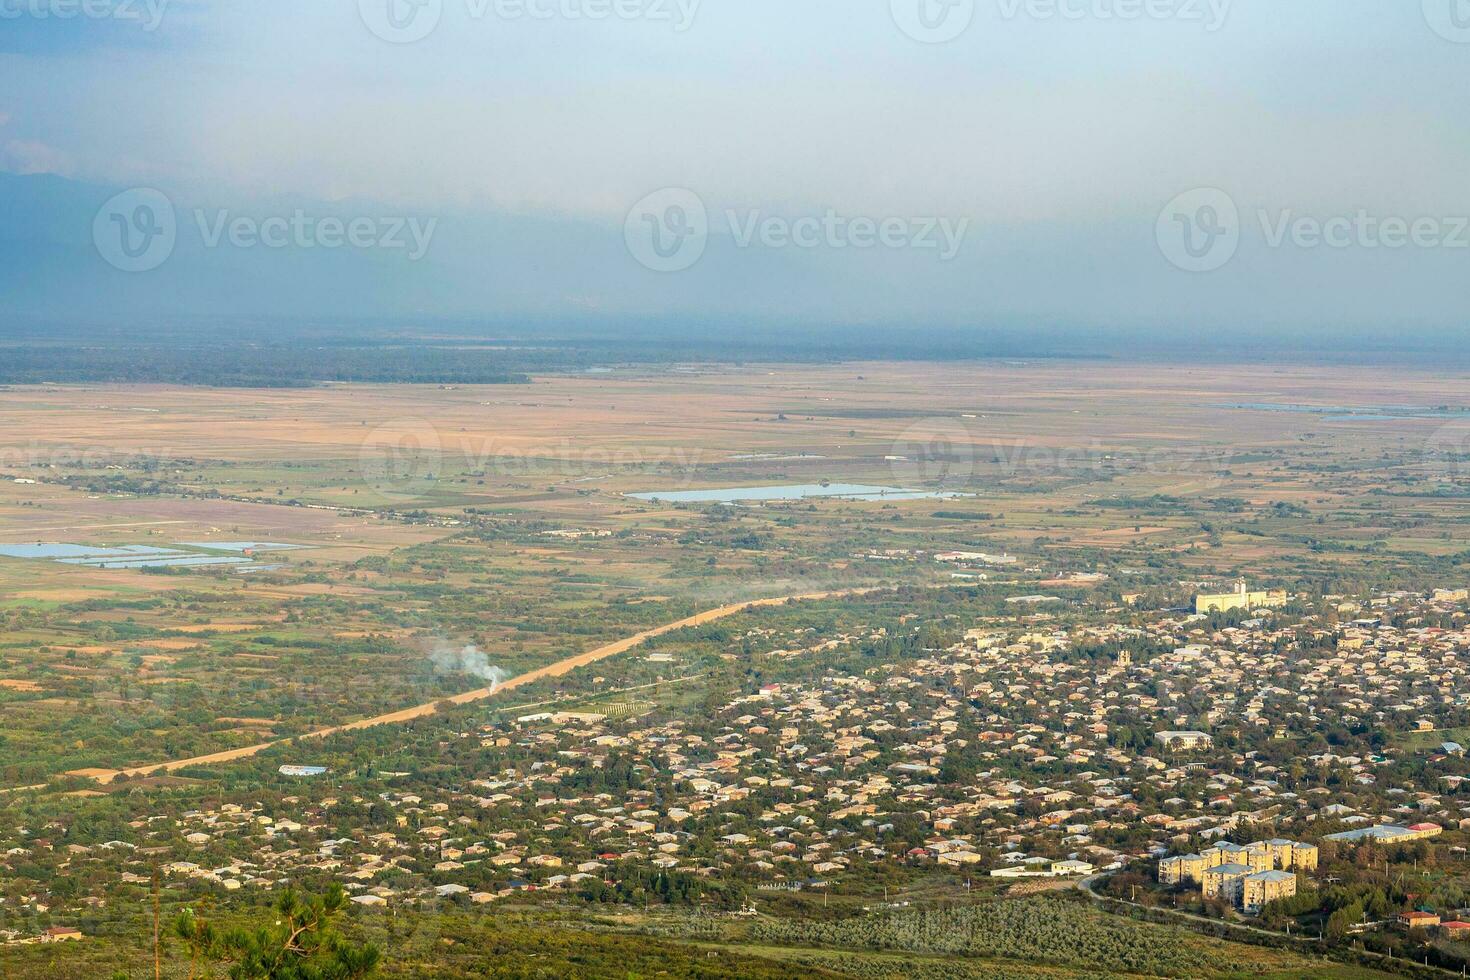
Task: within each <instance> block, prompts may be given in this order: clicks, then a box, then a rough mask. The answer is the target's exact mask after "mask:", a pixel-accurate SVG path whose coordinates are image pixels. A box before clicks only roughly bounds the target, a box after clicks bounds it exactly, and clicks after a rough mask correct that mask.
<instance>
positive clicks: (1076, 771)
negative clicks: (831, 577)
mask: <svg viewBox="0 0 1470 980" xmlns="http://www.w3.org/2000/svg"><path fill="white" fill-rule="evenodd" d="M1301 602H1302V605H1301V606H1300V607H1299V608H1300V609H1304V610H1306V611H1298V612H1290V611H1289V610H1288V609H1282V608H1270V609H1253V610H1250V611H1248V612H1247V613H1245V614H1244V618H1241V616H1239V615H1237V616H1236V617H1234V618H1233V619H1232V618H1229V617H1222V616H1219V615H1211V614H1202V613H1194V612H1171V611H1164V612H1157V613H1149V612H1141V611H1138V610H1134V609H1131V608H1129V607H1127V606H1119V607H1116V608H1115V609H1114V610H1112V611H1111V612H1108V613H1095V612H1090V613H1086V614H1077V613H1073V612H1067V611H1065V610H1061V609H1053V608H1048V607H1045V606H1037V607H1035V608H1032V609H1027V610H1025V611H1024V612H1023V613H1021V614H1020V615H1019V616H1017V615H1015V614H1012V615H1008V616H1004V617H1002V616H997V617H994V618H993V619H988V620H986V621H981V622H975V623H971V624H966V625H965V627H964V628H963V629H961V630H959V631H958V632H957V633H956V634H955V635H954V637H953V641H952V642H950V643H948V644H947V645H945V646H943V647H936V648H932V649H922V650H919V651H917V652H916V653H915V654H914V655H911V656H903V657H898V658H874V659H872V661H871V662H870V663H867V662H866V661H863V662H861V663H865V664H866V665H864V666H861V669H851V668H850V667H848V668H846V669H841V670H837V669H825V668H823V667H822V664H823V663H825V662H826V661H824V660H823V659H822V658H834V657H835V658H839V659H840V658H841V656H842V654H843V653H844V652H847V653H850V652H851V651H852V650H853V649H855V648H856V647H858V646H859V645H860V644H861V643H862V642H863V641H864V640H865V639H872V638H874V637H878V636H881V635H882V631H881V630H875V631H873V632H871V633H869V634H863V633H857V634H852V635H847V636H843V637H840V638H839V639H837V640H827V641H823V642H820V643H812V642H811V640H810V638H806V637H803V636H801V635H795V634H794V635H791V636H785V637H782V636H778V635H772V634H771V633H770V632H769V631H760V632H759V634H758V635H756V636H755V639H756V640H757V641H758V642H760V643H762V644H764V645H765V647H766V648H767V649H768V650H769V652H770V653H771V654H774V655H773V656H768V657H766V658H765V660H764V664H765V667H764V673H763V677H762V679H761V680H760V681H759V682H755V681H752V682H751V683H749V684H748V686H747V687H746V688H745V689H744V690H742V691H741V692H739V693H738V694H736V695H735V696H732V697H728V698H725V699H723V700H721V701H719V703H717V704H714V705H712V709H713V710H712V711H710V712H709V713H708V714H703V713H697V714H695V715H693V716H685V717H679V718H675V717H671V716H663V715H660V714H658V713H657V712H656V711H655V710H654V709H653V708H652V706H650V708H649V710H647V711H644V712H642V713H638V712H631V713H628V714H625V715H622V716H619V717H610V716H607V715H604V714H601V713H599V712H597V711H594V710H569V711H559V710H549V711H543V712H539V713H532V714H522V715H517V716H515V717H510V718H500V719H498V720H496V721H494V722H488V723H486V724H484V725H483V726H481V727H476V728H472V729H469V730H463V731H454V730H445V731H444V732H443V733H442V735H441V736H440V737H441V744H440V746H439V747H440V749H441V756H442V759H443V765H441V766H440V767H438V768H437V769H435V770H434V771H432V772H429V771H426V772H421V773H412V772H381V771H376V772H372V773H364V772H356V773H354V774H353V777H354V778H353V779H351V780H346V781H338V780H335V779H333V778H323V776H322V775H321V773H322V771H321V770H310V769H307V770H300V769H292V770H291V771H292V772H293V773H306V774H305V775H296V776H295V777H294V779H293V781H292V784H291V785H292V786H293V787H294V789H293V791H292V792H291V793H290V794H288V795H280V796H274V797H271V796H268V795H266V794H257V796H256V798H254V799H252V798H251V793H250V792H249V791H242V792H241V793H240V794H239V796H240V798H239V799H238V800H236V801H234V802H217V803H214V804H212V805H204V806H200V807H199V808H197V809H191V810H187V811H183V812H178V813H154V814H145V815H140V816H137V817H136V818H134V819H131V820H129V821H127V822H126V824H125V825H123V827H122V829H121V830H120V831H119V832H118V833H116V834H115V835H113V836H111V837H109V838H107V839H102V840H94V839H88V838H86V837H85V834H86V832H87V830H88V827H87V826H85V825H84V824H83V823H82V822H80V821H78V822H76V823H73V824H70V825H68V824H67V823H66V822H64V821H60V820H56V821H52V822H49V823H45V824H39V825H31V826H23V825H22V826H13V827H6V828H0V860H3V864H0V873H3V890H0V915H3V916H4V919H3V920H0V921H3V922H4V923H6V924H8V929H9V938H10V939H12V940H13V941H22V940H26V941H34V940H35V939H36V938H37V937H38V936H39V935H40V933H41V929H42V928H43V924H44V928H58V927H59V928H70V926H69V925H66V924H68V923H73V922H76V921H80V919H81V918H83V917H84V916H85V912H86V910H87V908H88V907H92V908H96V907H97V906H99V905H104V904H105V903H107V902H108V901H109V896H111V895H112V894H113V893H114V891H115V889H116V888H117V887H122V886H127V887H131V888H133V889H135V890H138V889H146V888H148V887H149V886H150V884H151V881H152V875H153V874H154V873H155V870H156V872H157V873H158V874H160V875H161V876H163V878H164V879H165V880H166V881H167V882H169V883H170V884H171V885H182V886H185V887H188V888H193V889H197V890H199V891H200V892H201V893H206V892H211V891H212V892H217V893H229V892H236V891H241V890H263V891H269V890H272V889H277V888H280V887H282V886H284V885H288V884H291V883H295V882H300V881H303V880H319V879H330V880H334V881H338V882H340V883H342V884H343V885H344V886H345V887H346V888H347V889H348V891H349V893H350V894H351V896H352V901H353V902H355V903H357V904H359V905H364V906H373V905H387V906H392V905H395V904H399V903H404V902H409V901H414V902H420V901H423V900H425V899H429V900H437V901H450V902H456V903H460V904H464V905H466V906H469V907H472V906H474V905H481V904H487V903H492V902H497V901H502V900H506V899H510V898H513V897H516V896H521V897H523V898H525V900H532V901H534V900H537V896H540V895H545V894H548V893H549V894H551V895H553V896H562V897H570V896H578V897H582V898H596V897H599V896H601V897H605V896H606V895H607V894H609V892H610V890H611V893H613V894H616V893H617V892H616V890H617V889H618V888H619V887H620V886H623V885H625V884H627V883H628V881H629V880H630V879H631V878H633V877H638V879H639V881H640V882H643V883H644V884H645V885H646V883H647V881H648V880H650V879H649V877H648V876H650V875H653V876H662V877H661V878H660V879H659V880H661V881H663V882H664V883H665V884H667V883H668V882H677V883H680V884H678V887H679V888H682V889H684V890H685V892H686V893H693V894H725V897H726V898H728V899H729V901H731V902H732V903H734V905H735V906H736V907H738V905H739V901H740V899H739V898H738V897H731V896H737V895H739V894H748V893H749V892H751V891H760V890H783V889H784V890H803V889H807V890H809V889H828V888H834V887H840V886H841V885H842V884H843V883H844V881H846V880H848V879H851V878H857V877H861V876H864V875H870V874H873V873H874V872H875V869H880V868H881V869H894V870H896V871H898V872H900V873H902V874H908V875H923V874H942V875H949V876H952V877H953V878H954V879H955V880H965V881H967V882H969V881H972V880H975V879H986V880H995V879H999V881H998V882H997V883H999V884H1004V883H1005V882H1006V881H1008V880H1011V879H1026V878H1031V877H1038V878H1078V879H1081V878H1088V877H1094V876H1105V875H1107V874H1110V873H1116V872H1121V871H1126V870H1129V869H1133V870H1140V869H1141V870H1144V871H1146V873H1147V874H1148V875H1149V877H1151V878H1152V879H1154V880H1156V881H1160V882H1164V883H1167V884H1173V885H1190V886H1191V887H1197V888H1198V889H1200V890H1201V893H1202V894H1203V895H1204V896H1205V897H1212V898H1222V899H1225V900H1228V901H1229V902H1230V903H1231V904H1233V906H1234V907H1235V908H1236V909H1237V910H1239V911H1242V912H1256V911H1259V910H1260V909H1261V907H1262V906H1263V905H1264V904H1266V903H1267V902H1269V901H1272V900H1275V899H1278V898H1282V897H1288V896H1290V895H1291V894H1293V893H1294V892H1295V890H1296V887H1297V881H1298V876H1299V875H1302V876H1308V877H1309V876H1312V875H1313V874H1314V873H1315V872H1316V870H1317V866H1318V858H1317V854H1318V847H1319V846H1324V847H1329V848H1346V847H1351V846H1353V845H1355V844H1356V843H1359V842H1361V841H1363V840H1388V839H1390V838H1393V837H1395V836H1398V837H1401V838H1402V839H1403V840H1424V839H1427V838H1436V839H1435V840H1433V841H1432V842H1431V843H1433V844H1434V846H1436V847H1441V848H1442V849H1443V851H1444V857H1445V860H1461V861H1463V860H1464V858H1465V849H1464V847H1463V846H1461V844H1460V842H1461V841H1462V840H1465V839H1466V838H1465V837H1464V836H1462V833H1461V832H1462V831H1466V830H1470V794H1467V795H1461V791H1462V789H1470V787H1466V786H1465V780H1466V779H1467V778H1470V766H1467V765H1466V763H1465V760H1464V759H1463V754H1464V750H1463V748H1462V747H1461V746H1460V745H1459V744H1458V743H1457V742H1455V741H1454V740H1453V739H1450V738H1444V739H1439V738H1437V737H1436V734H1435V733H1436V732H1437V731H1439V730H1441V729H1447V728H1454V727H1458V726H1463V725H1466V724H1470V622H1467V619H1466V616H1465V613H1464V606H1465V595H1464V593H1463V592H1461V591H1458V590H1442V591H1440V592H1436V593H1435V594H1433V595H1431V596H1427V597H1426V596H1424V595H1420V594H1417V593H1415V594H1407V593H1396V594H1389V595H1380V596H1372V597H1364V598H1357V599H1354V598H1348V597H1343V596H1328V597H1325V598H1312V599H1310V600H1308V599H1306V598H1305V597H1303V598H1302V600H1301ZM741 639H742V640H748V639H750V638H749V637H744V638H741ZM842 662H843V663H845V664H850V663H851V658H849V659H848V660H846V661H842ZM814 667H815V668H816V669H814ZM287 768H290V767H283V771H285V770H286V769H287ZM1411 770H1412V771H1414V772H1417V773H1419V774H1420V775H1419V778H1417V780H1412V779H1410V778H1409V776H1408V775H1407V773H1408V772H1410V771H1411ZM343 786H353V787H363V789H361V790H360V791H355V792H345V791H343V789H342V787H343ZM1430 828H1433V832H1432V833H1431V832H1430ZM1441 831H1443V834H1441ZM1242 834H1253V835H1255V839H1254V840H1249V841H1241V842H1239V843H1235V842H1233V841H1235V840H1236V838H1238V837H1240V836H1241V835H1242ZM1405 834H1407V835H1408V836H1407V837H1404V835H1405ZM1263 854H1264V855H1265V856H1264V857H1263V856H1262V855H1263ZM38 867H41V868H45V869H47V870H48V871H49V872H50V875H52V876H64V877H66V878H68V879H71V880H72V881H73V882H74V883H75V882H80V883H83V887H80V888H78V887H76V886H75V885H74V886H73V887H71V888H67V889H61V888H57V887H55V885H54V884H53V886H52V887H51V888H50V889H48V888H44V887H40V886H39V885H38V884H37V882H36V880H35V877H34V875H28V870H29V869H35V868H38ZM1221 869H1225V870H1223V871H1222V870H1221ZM1467 870H1470V869H1467ZM51 880H52V881H53V882H54V881H55V878H54V877H52V878H51ZM722 887H724V888H727V889H729V891H728V893H721V891H720V889H721V888H722ZM691 890H692V891H691ZM1426 914H1427V913H1426Z"/></svg>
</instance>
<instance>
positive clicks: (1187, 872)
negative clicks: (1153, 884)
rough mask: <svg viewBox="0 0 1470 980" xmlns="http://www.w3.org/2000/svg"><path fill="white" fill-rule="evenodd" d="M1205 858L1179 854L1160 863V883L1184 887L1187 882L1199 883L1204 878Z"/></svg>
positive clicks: (1198, 855) (1199, 855) (1197, 855)
mask: <svg viewBox="0 0 1470 980" xmlns="http://www.w3.org/2000/svg"><path fill="white" fill-rule="evenodd" d="M1206 867H1208V865H1206V864H1205V858H1204V855H1202V854H1178V855H1175V856H1174V857H1166V858H1164V859H1163V860H1162V861H1160V862H1159V881H1161V882H1163V883H1164V884H1166V885H1182V884H1184V883H1185V882H1186V881H1199V880H1200V879H1201V878H1203V877H1204V873H1205V868H1206Z"/></svg>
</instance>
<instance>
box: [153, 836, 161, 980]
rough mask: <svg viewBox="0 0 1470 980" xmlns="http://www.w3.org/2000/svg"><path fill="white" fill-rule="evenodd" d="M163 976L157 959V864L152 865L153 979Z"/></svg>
mask: <svg viewBox="0 0 1470 980" xmlns="http://www.w3.org/2000/svg"><path fill="white" fill-rule="evenodd" d="M162 976H163V965H162V964H161V963H160V962H159V959H158V865H156V864H155V865H154V866H153V980H160V978H161V977H162Z"/></svg>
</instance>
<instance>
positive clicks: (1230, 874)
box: [1200, 864, 1253, 905]
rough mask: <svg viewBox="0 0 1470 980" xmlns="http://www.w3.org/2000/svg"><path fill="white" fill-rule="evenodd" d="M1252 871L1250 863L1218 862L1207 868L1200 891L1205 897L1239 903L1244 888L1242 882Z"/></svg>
mask: <svg viewBox="0 0 1470 980" xmlns="http://www.w3.org/2000/svg"><path fill="white" fill-rule="evenodd" d="M1252 873H1253V872H1252V871H1251V868H1250V865H1248V864H1217V865H1215V866H1214V867H1213V868H1206V869H1205V873H1204V877H1203V878H1202V879H1201V881H1200V891H1201V892H1202V893H1203V894H1204V896H1205V898H1218V899H1222V900H1224V901H1227V902H1229V903H1230V904H1232V905H1239V904H1240V899H1241V894H1242V891H1243V888H1244V886H1243V884H1242V883H1243V882H1244V881H1245V879H1246V877H1247V876H1248V875H1250V874H1252Z"/></svg>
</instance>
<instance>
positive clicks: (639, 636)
mask: <svg viewBox="0 0 1470 980" xmlns="http://www.w3.org/2000/svg"><path fill="white" fill-rule="evenodd" d="M877 591H879V590H878V589H873V588H866V589H842V590H839V591H835V592H811V593H807V594H805V595H789V596H776V597H774V598H770V599H753V600H751V601H750V602H737V603H733V604H731V605H728V606H719V607H717V608H715V609H706V610H705V611H704V612H699V613H695V614H694V615H693V616H686V617H685V618H684V619H680V620H676V621H675V622H672V623H665V624H664V625H662V626H655V627H654V628H653V629H647V630H644V631H643V632H641V633H635V634H633V635H632V636H629V637H626V638H625V639H621V640H618V641H617V642H615V643H609V644H607V645H606V646H600V647H597V648H596V649H594V650H588V651H587V652H586V653H579V654H577V655H576V656H574V657H568V658H566V659H565V660H558V661H557V662H556V663H554V664H549V665H548V666H545V667H541V668H538V669H536V670H533V671H530V672H528V673H525V674H521V675H519V676H517V677H512V678H511V679H510V680H508V681H506V682H505V683H503V684H501V685H499V686H498V687H493V688H480V689H479V690H476V691H467V692H466V693H464V694H456V695H454V696H452V697H449V698H440V699H439V700H438V701H431V702H429V703H427V704H420V705H416V706H414V707H412V708H404V709H403V710H401V711H391V712H389V713H388V714H384V715H375V716H373V717H372V718H364V719H362V720H361V721H354V722H352V723H350V724H346V725H336V726H334V727H332V728H321V729H318V730H316V731H314V732H306V733H305V734H302V735H296V736H293V737H292V738H291V739H285V738H282V739H275V740H274V741H270V742H261V743H260V744H259V745H247V746H244V747H242V748H238V749H228V750H226V751H224V752H212V753H210V754H209V755H196V756H194V757H193V758H190V759H175V760H173V761H172V762H158V763H154V764H152V765H147V766H134V767H132V768H130V769H87V770H81V771H80V772H81V773H82V774H85V775H87V776H91V777H92V778H93V779H95V780H97V781H98V782H99V783H107V782H111V781H112V780H113V779H114V778H116V777H117V775H118V773H124V774H126V775H128V776H151V775H153V774H155V773H160V772H174V771H177V770H179V769H185V768H188V767H189V766H207V765H213V764H215V763H220V762H234V761H236V760H237V759H248V758H249V757H251V756H253V755H259V754H260V753H261V752H264V751H265V750H266V749H268V748H271V747H272V746H276V745H282V744H284V743H286V742H289V741H292V740H293V739H301V738H323V737H325V736H327V735H335V734H336V733H338V732H350V731H357V730H360V729H363V728H374V727H376V726H378V725H397V724H402V723H403V722H406V721H413V720H414V719H416V718H423V717H426V716H428V715H431V714H433V713H434V712H435V710H436V706H437V705H438V704H439V702H440V701H453V702H454V703H455V704H471V703H473V702H475V701H484V700H485V699H487V698H492V697H495V696H496V695H498V694H500V693H502V692H504V691H510V690H514V689H515V688H518V687H524V686H525V685H527V684H532V683H535V682H536V681H539V680H544V679H545V678H548V677H561V676H562V675H564V674H569V673H571V672H572V671H574V670H576V669H577V668H578V667H586V666H587V665H588V664H594V663H596V662H597V661H599V660H606V659H607V658H608V657H615V656H617V655H618V654H620V653H626V652H627V651H629V650H631V649H633V648H634V647H636V646H637V645H638V644H640V643H642V642H643V641H644V640H648V639H652V638H653V637H655V636H662V635H664V634H665V633H672V632H673V631H674V630H680V629H684V628H685V627H689V626H701V625H703V624H705V623H712V622H714V621H715V620H717V619H725V618H726V617H729V616H733V615H735V614H736V613H740V612H744V611H745V610H747V609H755V608H758V607H762V606H779V605H783V604H785V603H787V602H801V601H806V600H814V599H835V598H839V597H842V596H852V595H865V594H867V593H870V592H877Z"/></svg>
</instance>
